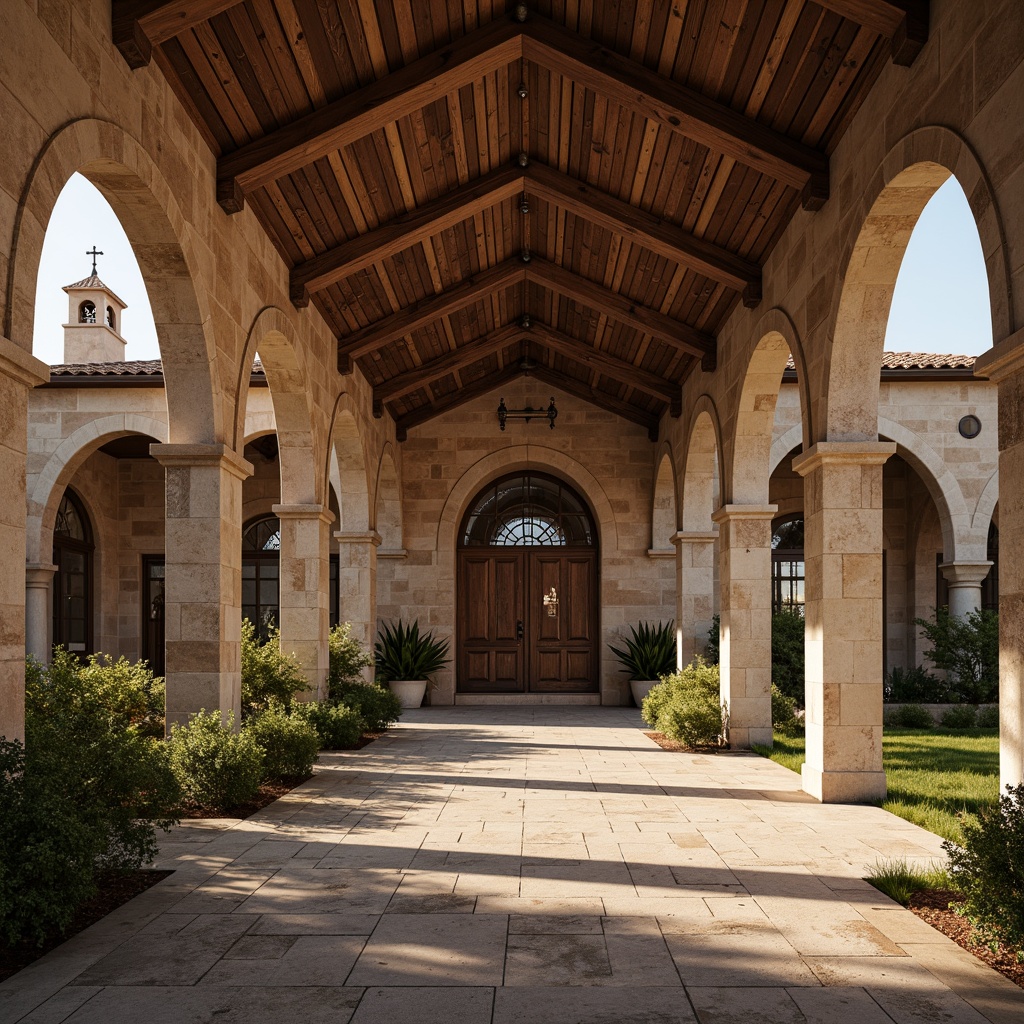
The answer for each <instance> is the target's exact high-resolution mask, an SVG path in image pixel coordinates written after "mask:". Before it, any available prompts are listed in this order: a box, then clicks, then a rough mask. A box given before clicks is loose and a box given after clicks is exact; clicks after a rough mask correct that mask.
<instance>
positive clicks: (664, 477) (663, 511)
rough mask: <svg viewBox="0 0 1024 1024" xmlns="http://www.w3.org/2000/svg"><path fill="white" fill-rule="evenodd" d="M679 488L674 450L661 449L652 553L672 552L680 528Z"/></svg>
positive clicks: (653, 503) (655, 489) (655, 484)
mask: <svg viewBox="0 0 1024 1024" xmlns="http://www.w3.org/2000/svg"><path fill="white" fill-rule="evenodd" d="M678 494H679V488H678V486H677V483H676V466H675V460H674V458H673V456H672V448H671V447H670V446H669V445H668V444H667V443H666V444H663V445H662V446H661V448H660V451H659V455H658V460H657V470H656V472H655V475H654V494H653V496H652V500H651V551H672V538H673V537H674V536H675V533H676V530H677V529H678V526H679V513H678V507H679V500H678Z"/></svg>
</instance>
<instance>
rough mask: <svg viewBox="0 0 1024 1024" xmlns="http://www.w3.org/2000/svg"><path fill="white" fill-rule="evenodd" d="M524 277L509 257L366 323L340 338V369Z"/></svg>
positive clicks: (347, 369) (347, 368)
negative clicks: (372, 321) (445, 289)
mask: <svg viewBox="0 0 1024 1024" xmlns="http://www.w3.org/2000/svg"><path fill="white" fill-rule="evenodd" d="M525 277H526V268H525V267H524V266H523V265H522V264H521V263H519V262H518V261H512V260H509V261H506V262H505V263H499V264H498V266H496V267H492V268H491V269H490V270H486V271H484V272H483V273H481V274H476V275H474V276H473V277H468V278H465V279H464V280H462V281H460V282H459V283H458V284H457V285H455V287H453V288H449V289H448V290H447V291H444V292H441V293H440V294H439V295H431V296H428V297H427V298H425V299H422V300H421V301H419V302H415V303H413V304H412V305H411V306H407V307H405V308H403V309H400V310H398V311H397V312H396V313H392V314H391V315H390V316H387V317H384V319H383V320H378V321H376V322H375V323H371V324H367V326H366V327H363V328H361V329H360V330H358V331H354V332H353V333H352V334H348V335H346V336H345V337H343V338H340V339H339V341H338V372H339V373H343V374H344V373H351V372H352V361H353V360H355V359H359V358H360V357H361V356H364V355H366V354H367V353H369V352H372V351H373V350H374V349H375V348H380V347H383V346H384V345H388V344H390V343H391V342H393V341H398V340H399V339H400V338H404V337H405V336H406V335H407V334H410V333H412V332H413V331H415V330H418V329H419V328H420V327H423V326H425V325H426V324H429V323H432V322H433V321H434V320H438V319H440V318H441V317H442V316H446V315H447V314H449V313H452V312H454V311H455V310H458V309H463V308H465V307H466V306H468V305H471V304H472V303H474V302H479V301H480V300H481V299H485V298H486V297H487V296H488V295H490V293H491V292H492V291H494V290H496V289H500V288H507V287H509V286H510V285H513V284H518V283H519V282H521V281H523V280H524V279H525Z"/></svg>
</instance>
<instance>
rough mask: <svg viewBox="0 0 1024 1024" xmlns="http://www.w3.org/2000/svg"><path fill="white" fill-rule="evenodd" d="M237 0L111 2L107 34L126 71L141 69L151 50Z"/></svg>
mask: <svg viewBox="0 0 1024 1024" xmlns="http://www.w3.org/2000/svg"><path fill="white" fill-rule="evenodd" d="M240 2H241V0H112V3H111V5H110V33H111V37H112V38H113V41H114V46H116V47H117V49H118V50H119V51H120V53H121V56H122V57H124V59H125V60H126V61H127V63H128V67H130V68H133V69H134V68H144V67H145V66H146V65H147V64H148V63H149V62H150V60H151V58H152V56H153V47H154V46H159V45H160V44H161V43H165V42H167V40H168V39H173V38H174V37H175V36H176V35H178V34H179V33H181V32H185V31H187V30H188V29H190V28H192V27H193V26H194V25H198V24H200V23H201V22H204V21H208V20H209V19H210V18H213V17H215V16H216V15H218V14H221V13H222V12H224V11H226V10H228V9H229V8H231V7H235V6H237V4H239V3H240Z"/></svg>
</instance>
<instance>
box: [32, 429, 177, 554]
mask: <svg viewBox="0 0 1024 1024" xmlns="http://www.w3.org/2000/svg"><path fill="white" fill-rule="evenodd" d="M129 434H142V435H145V436H147V437H152V438H155V439H156V440H157V441H159V442H164V441H166V440H167V424H166V423H165V422H163V421H162V420H158V419H154V418H153V417H151V416H142V415H139V414H136V413H118V414H115V415H112V416H104V417H102V418H100V419H96V420H92V421H91V422H89V423H86V424H84V425H83V426H81V427H79V428H78V429H77V430H76V431H75V432H74V433H73V434H71V436H70V437H67V438H65V439H64V440H63V441H62V442H61V443H60V444H59V445H58V446H57V449H56V450H55V451H54V452H53V454H52V455H51V456H50V458H49V459H48V460H47V462H46V464H45V465H44V466H43V468H42V470H41V471H40V473H39V475H38V476H37V477H36V478H35V481H34V482H33V483H32V490H31V492H30V493H29V495H28V531H27V535H26V557H27V560H28V561H29V562H48V561H49V555H46V556H45V557H43V554H44V552H47V551H48V549H49V540H50V534H51V533H52V531H53V522H54V519H55V517H56V515H57V505H58V503H59V501H60V496H61V495H62V494H63V493H64V489H65V488H66V487H67V485H68V483H69V482H70V480H71V478H72V477H73V476H74V475H75V473H76V472H77V470H78V469H79V467H80V466H81V465H82V463H83V462H85V460H86V459H87V458H89V456H90V455H92V454H93V452H95V451H96V450H97V449H98V448H100V447H101V446H102V445H104V444H106V443H107V442H108V441H113V440H114V439H116V438H118V437H126V436H128V435H129Z"/></svg>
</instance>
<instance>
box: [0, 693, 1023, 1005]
mask: <svg viewBox="0 0 1024 1024" xmlns="http://www.w3.org/2000/svg"><path fill="white" fill-rule="evenodd" d="M640 729H641V723H640V719H639V715H638V713H637V712H635V711H626V710H619V709H601V708H594V709H586V708H581V709H572V708H550V707H537V708H529V709H508V708H459V709H424V710H421V711H417V712H412V713H409V714H407V716H406V718H405V719H404V721H403V724H402V725H401V726H400V727H399V728H398V729H396V730H395V731H394V733H393V734H392V735H389V736H388V737H386V738H384V739H382V740H379V741H378V742H377V743H375V744H373V745H371V746H370V747H368V748H366V749H365V750H362V751H357V752H353V753H347V754H334V755H328V756H326V757H325V758H324V761H325V763H324V765H323V766H322V768H321V769H320V770H319V771H318V772H317V774H316V775H315V776H314V777H313V778H312V779H311V780H310V781H309V782H307V783H306V784H305V785H303V786H302V787H300V788H299V789H297V790H294V791H293V792H292V793H290V794H289V795H288V796H286V797H285V798H284V799H282V800H279V801H278V802H277V803H275V804H273V805H271V806H270V807H268V808H266V809H265V810H264V811H263V812H261V813H260V814H259V815H257V816H256V817H254V818H250V819H248V820H246V821H242V822H237V821H209V822H190V823H188V824H187V825H184V826H182V827H180V828H178V829H176V830H175V831H174V832H173V833H172V834H171V835H170V836H169V837H168V839H167V841H166V842H164V844H163V847H162V853H161V858H160V866H163V867H172V868H174V869H175V873H174V874H173V875H171V876H170V877H169V878H168V879H166V880H165V881H164V882H162V883H160V884H159V885H157V886H155V887H154V888H153V889H150V890H149V891H148V892H146V893H144V894H143V895H142V896H139V897H138V898H137V899H135V900H133V901H132V902H131V903H129V904H127V905H126V906H125V907H123V908H121V909H120V910H119V911H117V912H115V913H114V914H112V915H110V916H109V917H107V918H106V919H105V920H104V921H102V922H100V923H99V924H98V925H96V926H94V927H93V928H91V929H89V930H88V931H86V932H83V933H82V934H81V935H79V936H76V937H75V938H73V939H72V940H70V941H69V942H67V943H65V944H64V945H63V946H61V947H60V948H59V949H57V950H55V951H54V952H53V953H51V954H49V955H48V956H47V957H45V958H44V959H42V960H40V961H39V962H38V963H37V964H35V965H34V966H33V967H31V968H29V969H27V970H25V971H22V972H21V973H20V974H19V975H16V976H15V977H14V978H12V979H10V981H8V982H7V983H5V984H4V985H2V986H0V1020H3V1021H5V1022H10V1024H14V1022H16V1021H22V1020H23V1021H26V1022H28V1021H31V1022H33V1024H58V1022H62V1021H70V1022H75V1024H116V1022H121V1021H132V1022H138V1021H141V1022H143V1024H178V1022H186V1021H188V1022H199V1021H203V1022H205V1021H218V1022H222V1024H229V1022H239V1024H242V1022H244V1024H259V1022H263V1021H276V1022H281V1024H288V1022H291V1021H301V1022H303V1024H307V1022H308V1024H319V1022H324V1024H327V1022H330V1024H346V1022H349V1021H351V1024H384V1022H387V1024H492V1022H493V1024H574V1022H578V1024H592V1022H602V1024H612V1022H614V1024H640V1022H644V1024H648V1022H659V1024H662V1022H663V1024H668V1022H671V1024H677V1022H687V1021H691V1022H692V1021H700V1022H701V1024H726V1022H739V1021H743V1022H751V1021H756V1022H761V1024H775V1022H779V1024H783V1022H784V1024H796V1022H814V1024H846V1022H852V1024H884V1022H890V1021H895V1022H897V1024H917V1022H920V1024H935V1022H937V1021H950V1022H957V1024H959V1022H964V1024H970V1022H983V1021H986V1020H988V1021H993V1022H997V1024H1004V1022H1005V1024H1010V1022H1016V1024H1020V1022H1021V1021H1024V992H1022V991H1021V990H1020V989H1018V988H1016V986H1014V985H1012V984H1011V983H1010V982H1009V981H1007V980H1006V979H1004V978H1002V977H1001V976H1000V975H998V974H996V973H995V972H993V971H990V970H989V969H988V968H987V967H985V966H984V965H982V964H981V963H980V962H979V961H977V960H975V959H974V958H973V957H972V956H970V955H969V954H967V953H965V952H963V951H962V950H960V949H959V947H957V946H955V945H954V944H953V943H951V942H949V941H948V940H947V939H945V938H944V937H943V936H942V935H940V934H939V933H938V932H935V931H934V930H933V929H931V928H930V927H929V926H928V925H926V924H924V923H923V922H921V921H919V920H918V919H917V918H916V917H914V916H913V915H912V914H910V913H909V912H908V911H905V910H903V909H902V908H900V907H898V906H897V905H896V904H894V903H892V902H890V901H889V900H887V899H886V898H885V897H884V896H882V895H881V894H880V893H878V892H876V891H875V890H874V889H872V888H871V887H870V886H868V885H867V884H866V883H865V882H863V881H861V876H862V875H863V874H864V872H865V869H866V868H867V867H868V866H869V865H871V864H873V863H874V862H875V861H876V860H877V859H878V858H884V857H897V856H898V857H907V858H909V859H917V858H921V859H923V860H928V859H930V858H932V857H937V856H939V855H940V854H941V851H940V847H939V841H938V839H936V838H935V837H934V836H932V835H931V834H930V833H928V832H924V831H922V830H921V829H919V828H916V827H915V826H913V825H910V824H908V823H906V822H904V821H902V820H900V819H899V818H895V817H893V816H891V815H889V814H887V813H885V812H884V811H881V810H879V809H877V808H872V807H840V806H828V807H825V806H819V805H817V804H815V803H814V802H813V801H810V800H809V799H808V798H807V797H805V796H804V795H803V794H802V793H800V791H799V789H798V786H797V777H796V776H795V775H794V774H792V773H791V772H788V771H786V770H785V769H784V768H781V767H780V766H778V765H776V764H774V763H773V762H770V761H766V760H764V759H762V758H759V757H756V756H753V755H719V756H701V755H685V754H673V753H667V752H665V751H662V750H661V749H659V748H658V747H656V746H655V745H654V744H653V743H652V742H651V741H650V740H648V739H647V738H646V737H645V736H644V735H643V734H642V732H641V731H640Z"/></svg>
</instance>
